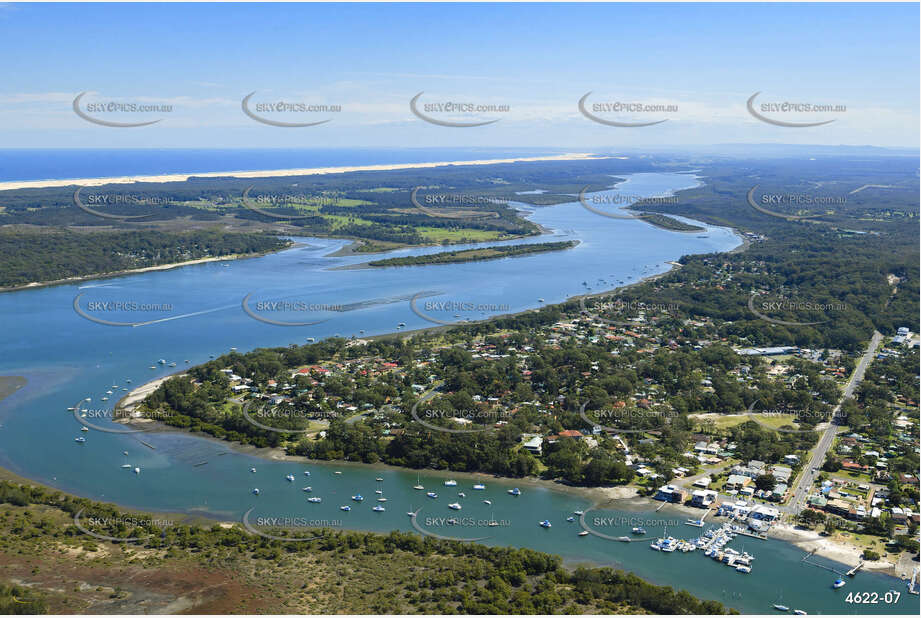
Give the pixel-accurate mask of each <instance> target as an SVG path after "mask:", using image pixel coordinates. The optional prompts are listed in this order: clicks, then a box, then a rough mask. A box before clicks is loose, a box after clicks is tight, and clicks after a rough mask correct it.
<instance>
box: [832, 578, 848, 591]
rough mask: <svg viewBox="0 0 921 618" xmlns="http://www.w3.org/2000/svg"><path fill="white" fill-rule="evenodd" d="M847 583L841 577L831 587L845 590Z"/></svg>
mask: <svg viewBox="0 0 921 618" xmlns="http://www.w3.org/2000/svg"><path fill="white" fill-rule="evenodd" d="M845 583H846V582H845V581H844V580H843V579H841V578H840V577H839V578H838V579H836V580H835V583H833V584H832V585H831V587H832V588H834V589H835V590H837V589H838V588H844V584H845Z"/></svg>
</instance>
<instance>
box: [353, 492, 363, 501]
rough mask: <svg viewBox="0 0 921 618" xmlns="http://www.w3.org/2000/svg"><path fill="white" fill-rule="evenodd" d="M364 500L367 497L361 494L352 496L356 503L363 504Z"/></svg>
mask: <svg viewBox="0 0 921 618" xmlns="http://www.w3.org/2000/svg"><path fill="white" fill-rule="evenodd" d="M364 499H365V497H364V496H362V495H361V494H355V495H354V496H352V500H354V501H355V502H361V501H362V500H364Z"/></svg>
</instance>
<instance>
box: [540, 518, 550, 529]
mask: <svg viewBox="0 0 921 618" xmlns="http://www.w3.org/2000/svg"><path fill="white" fill-rule="evenodd" d="M551 525H552V524H551V523H550V520H549V519H545V520H544V521H542V522H540V527H541V528H549V527H550V526H551Z"/></svg>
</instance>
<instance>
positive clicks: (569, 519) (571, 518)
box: [566, 515, 576, 521]
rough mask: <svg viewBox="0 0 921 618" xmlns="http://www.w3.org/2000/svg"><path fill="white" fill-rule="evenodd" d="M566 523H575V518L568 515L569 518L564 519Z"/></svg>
mask: <svg viewBox="0 0 921 618" xmlns="http://www.w3.org/2000/svg"><path fill="white" fill-rule="evenodd" d="M566 521H576V518H575V517H573V516H572V515H570V516H569V517H567V518H566Z"/></svg>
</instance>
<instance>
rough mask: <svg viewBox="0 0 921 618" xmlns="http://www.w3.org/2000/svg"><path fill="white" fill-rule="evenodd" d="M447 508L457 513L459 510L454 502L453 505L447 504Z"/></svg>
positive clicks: (459, 507) (458, 505)
mask: <svg viewBox="0 0 921 618" xmlns="http://www.w3.org/2000/svg"><path fill="white" fill-rule="evenodd" d="M448 508H449V509H454V510H455V511H459V510H461V505H460V504H458V503H457V502H455V503H453V504H449V505H448Z"/></svg>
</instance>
